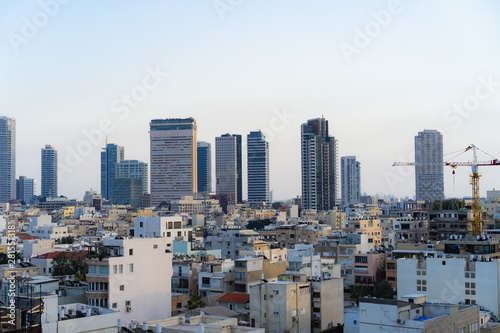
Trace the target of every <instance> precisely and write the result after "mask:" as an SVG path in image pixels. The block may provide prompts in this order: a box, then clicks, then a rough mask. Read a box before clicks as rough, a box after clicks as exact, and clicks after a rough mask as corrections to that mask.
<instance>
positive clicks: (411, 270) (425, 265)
mask: <svg viewBox="0 0 500 333" xmlns="http://www.w3.org/2000/svg"><path fill="white" fill-rule="evenodd" d="M397 281H398V299H401V297H402V296H403V295H409V294H416V293H418V294H425V295H427V299H428V300H429V301H432V302H438V303H451V304H465V305H467V304H471V305H476V304H477V305H479V306H480V307H481V309H484V310H487V311H491V312H493V314H494V315H495V316H498V315H499V313H500V312H499V311H500V284H499V282H498V281H500V260H491V261H472V260H468V259H464V258H446V257H442V256H441V257H440V255H436V257H434V258H426V259H425V258H424V259H398V261H397Z"/></svg>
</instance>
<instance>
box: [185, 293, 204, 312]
mask: <svg viewBox="0 0 500 333" xmlns="http://www.w3.org/2000/svg"><path fill="white" fill-rule="evenodd" d="M205 305H206V304H205V302H203V298H202V297H201V296H200V295H193V296H191V299H189V300H188V301H187V308H188V309H189V310H194V309H198V308H202V307H204V306H205Z"/></svg>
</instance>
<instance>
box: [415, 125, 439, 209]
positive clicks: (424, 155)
mask: <svg viewBox="0 0 500 333" xmlns="http://www.w3.org/2000/svg"><path fill="white" fill-rule="evenodd" d="M443 163H444V161H443V135H442V134H441V133H440V132H438V131H436V130H428V129H426V130H424V131H423V132H418V135H417V136H416V137H415V182H416V192H417V193H416V199H417V200H425V201H434V200H442V199H444V176H443V173H444V164H443Z"/></svg>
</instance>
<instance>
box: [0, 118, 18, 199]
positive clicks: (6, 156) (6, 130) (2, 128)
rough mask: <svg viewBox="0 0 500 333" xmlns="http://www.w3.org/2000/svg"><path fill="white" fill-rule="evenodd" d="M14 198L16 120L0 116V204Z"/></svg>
mask: <svg viewBox="0 0 500 333" xmlns="http://www.w3.org/2000/svg"><path fill="white" fill-rule="evenodd" d="M15 197H16V120H15V119H14V118H7V117H4V116H0V202H7V201H9V200H11V199H15Z"/></svg>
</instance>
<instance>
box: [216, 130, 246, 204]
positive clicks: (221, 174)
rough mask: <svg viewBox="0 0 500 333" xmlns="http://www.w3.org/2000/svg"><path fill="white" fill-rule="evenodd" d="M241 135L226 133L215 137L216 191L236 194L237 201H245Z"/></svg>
mask: <svg viewBox="0 0 500 333" xmlns="http://www.w3.org/2000/svg"><path fill="white" fill-rule="evenodd" d="M242 176H243V174H242V160H241V135H239V134H224V135H221V136H220V137H217V138H215V177H216V192H217V194H223V195H234V200H235V201H236V203H242V202H243V177H242Z"/></svg>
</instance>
